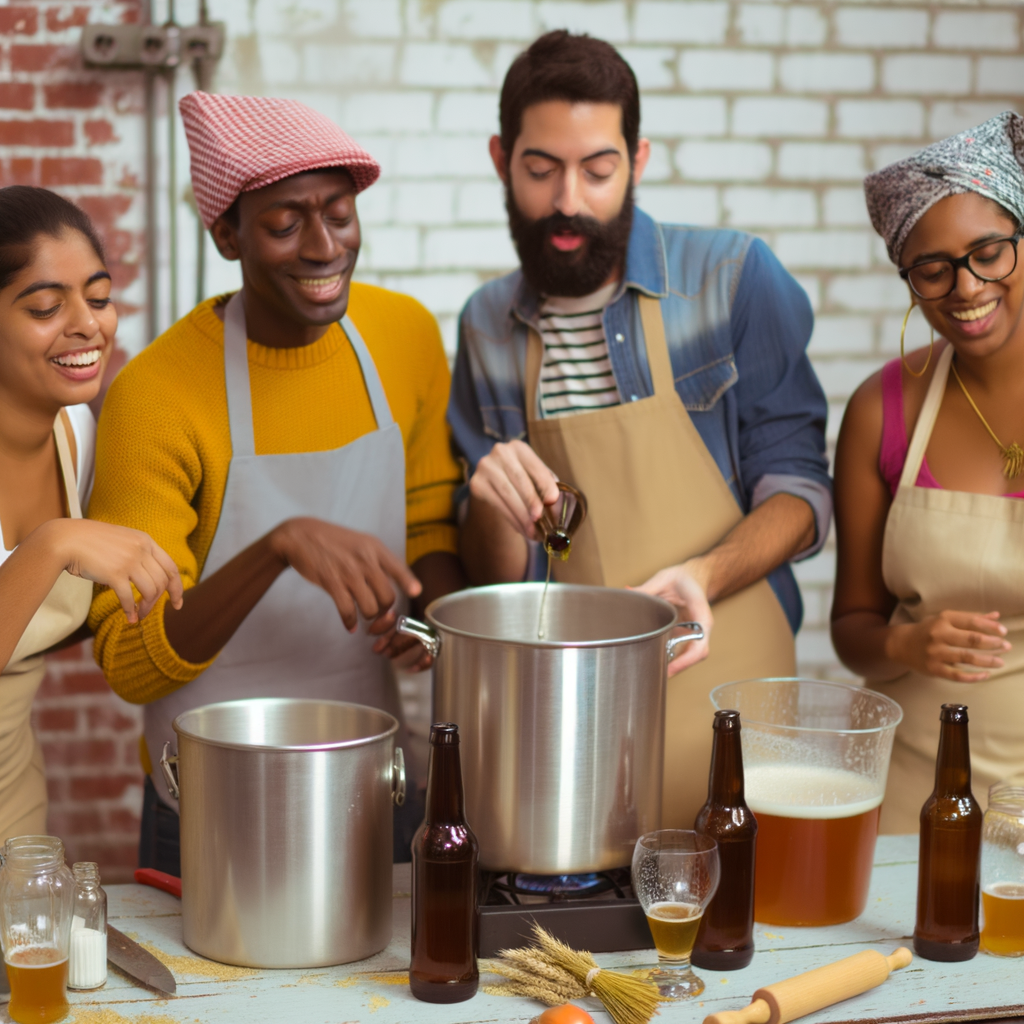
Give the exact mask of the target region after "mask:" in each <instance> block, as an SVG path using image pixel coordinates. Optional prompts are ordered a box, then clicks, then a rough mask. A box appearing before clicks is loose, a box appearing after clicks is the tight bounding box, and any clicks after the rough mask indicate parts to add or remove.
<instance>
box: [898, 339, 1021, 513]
mask: <svg viewBox="0 0 1024 1024" xmlns="http://www.w3.org/2000/svg"><path fill="white" fill-rule="evenodd" d="M909 447H910V442H909V441H908V440H907V422H906V419H905V418H904V416H903V374H902V372H901V368H900V361H899V359H892V360H890V361H889V362H888V363H886V364H885V366H883V367H882V450H881V452H879V455H878V468H879V469H880V470H881V473H882V479H883V480H884V481H885V482H886V483H887V484H888V485H889V491H890V492H891V493H892V494H894V495H895V493H896V488H897V487H899V485H900V475H901V474H902V473H903V464H904V463H905V462H906V461H907V449H908V448H909ZM916 485H917V486H918V487H933V488H935V489H936V490H939V491H941V490H942V485H941V484H940V483H939V482H938V481H937V480H936V479H935V477H934V476H932V471H931V470H930V469H929V468H928V456H927V455H926V456H925V457H924V459H922V460H921V469H920V470H919V471H918V474H917V481H916ZM1003 497H1004V498H1024V491H1017V492H1016V493H1015V494H1004V495H1003Z"/></svg>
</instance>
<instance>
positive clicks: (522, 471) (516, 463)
mask: <svg viewBox="0 0 1024 1024" xmlns="http://www.w3.org/2000/svg"><path fill="white" fill-rule="evenodd" d="M469 493H470V495H471V497H472V498H473V499H474V500H476V501H480V502H484V503H485V504H486V505H489V506H491V507H492V508H493V509H495V510H496V511H497V512H498V513H499V514H500V515H501V516H502V518H503V519H504V520H505V521H506V522H507V523H508V524H509V525H510V526H511V527H512V528H513V529H514V530H516V531H517V532H518V533H520V534H521V535H522V536H523V537H525V538H526V539H527V540H541V539H542V538H541V537H540V535H539V533H538V531H537V521H538V520H539V519H540V517H541V515H542V514H543V512H544V506H545V505H554V504H556V503H557V501H558V499H559V498H560V497H561V492H560V491H559V490H558V477H556V476H555V474H554V473H552V472H551V470H550V469H548V467H547V466H546V465H545V464H544V463H543V462H542V461H541V458H540V456H539V455H537V453H536V452H535V451H534V450H533V449H532V448H531V447H530V446H529V445H528V444H526V443H525V442H524V441H509V442H508V443H507V444H505V443H503V442H498V443H497V444H496V445H494V447H493V448H492V449H491V450H490V452H489V453H488V454H487V455H485V456H484V457H483V458H482V459H481V460H480V461H479V462H478V463H477V466H476V471H475V472H474V473H473V476H472V478H471V479H470V481H469Z"/></svg>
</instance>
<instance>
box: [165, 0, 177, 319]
mask: <svg viewBox="0 0 1024 1024" xmlns="http://www.w3.org/2000/svg"><path fill="white" fill-rule="evenodd" d="M167 27H168V28H176V27H177V22H176V21H175V18H174V0H168V3H167ZM177 77H178V69H177V67H176V66H175V65H174V64H172V65H171V66H170V67H169V68H168V69H167V198H168V204H169V205H168V211H167V214H168V218H167V229H168V246H167V248H168V253H169V258H170V264H171V265H170V272H171V273H170V291H171V296H170V298H171V301H170V313H171V323H172V324H173V323H177V320H178V122H177V118H176V117H175V112H176V104H175V99H176V95H175V93H176V89H175V84H176V81H177Z"/></svg>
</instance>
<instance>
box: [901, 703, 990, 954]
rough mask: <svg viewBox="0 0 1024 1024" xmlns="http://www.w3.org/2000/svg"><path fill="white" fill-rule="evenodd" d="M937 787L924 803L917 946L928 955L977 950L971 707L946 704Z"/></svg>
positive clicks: (977, 821)
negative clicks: (968, 708)
mask: <svg viewBox="0 0 1024 1024" xmlns="http://www.w3.org/2000/svg"><path fill="white" fill-rule="evenodd" d="M939 721H940V723H941V725H940V727H939V728H940V732H939V756H938V758H937V759H936V762H935V789H934V790H933V791H932V795H931V796H930V797H928V799H927V800H926V801H925V804H924V807H922V808H921V836H920V856H919V858H918V866H917V925H916V927H915V928H914V951H915V952H916V953H917V954H918V956H923V957H924V958H925V959H926V960H947V961H948V960H970V959H971V958H972V957H973V956H974V955H975V954H976V953H977V952H978V943H979V938H980V935H979V930H978V900H979V882H980V869H981V822H982V814H981V808H980V807H979V806H978V802H977V801H976V800H975V799H974V796H973V795H972V794H971V748H970V743H969V742H968V737H967V708H966V706H965V705H963V704H943V705H942V713H941V714H940V715H939Z"/></svg>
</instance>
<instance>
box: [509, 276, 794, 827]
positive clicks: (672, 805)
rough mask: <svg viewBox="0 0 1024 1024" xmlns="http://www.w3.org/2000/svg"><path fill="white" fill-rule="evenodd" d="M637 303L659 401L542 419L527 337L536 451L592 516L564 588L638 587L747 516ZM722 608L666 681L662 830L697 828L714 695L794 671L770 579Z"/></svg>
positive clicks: (565, 571)
mask: <svg viewBox="0 0 1024 1024" xmlns="http://www.w3.org/2000/svg"><path fill="white" fill-rule="evenodd" d="M638 298H639V302H640V317H641V322H642V323H643V330H644V338H645V343H646V346H647V361H648V365H649V366H650V369H651V383H652V384H653V386H654V394H653V395H652V396H651V397H650V398H644V399H640V400H638V401H636V402H626V403H624V404H622V405H617V406H613V407H612V408H610V409H599V410H596V411H594V412H586V413H575V414H573V415H570V416H561V417H556V418H553V419H541V418H539V408H540V407H539V404H538V401H537V389H538V387H539V380H540V370H541V361H542V355H543V343H542V342H541V339H540V337H539V335H537V333H536V332H535V331H533V330H531V331H530V340H529V346H528V348H527V370H526V379H527V396H526V397H527V402H526V412H527V422H528V430H529V439H530V445H531V446H532V447H533V448H534V450H535V451H536V452H537V454H538V455H539V456H540V457H541V458H542V459H543V460H544V462H545V463H546V464H547V465H548V466H550V467H551V469H552V470H553V471H554V472H555V473H556V474H557V475H558V477H559V478H560V479H562V480H565V481H566V482H567V483H572V484H574V485H575V486H577V487H579V488H580V490H582V491H583V493H584V494H585V495H586V496H587V506H588V516H587V519H586V520H585V521H584V523H583V525H582V526H581V527H580V531H579V533H578V534H577V535H576V538H575V539H574V541H573V552H572V557H571V558H570V559H569V560H568V561H567V562H556V563H555V569H554V575H555V578H556V579H558V580H560V581H562V582H567V583H588V584H597V585H603V586H608V587H624V586H637V585H639V584H641V583H643V582H644V581H645V580H647V579H649V578H650V577H651V576H653V575H654V573H656V572H657V571H658V570H659V569H664V568H666V567H668V566H670V565H676V564H678V563H679V562H683V561H685V560H686V559H687V558H691V557H693V556H694V555H698V554H701V553H702V552H705V551H707V550H708V549H710V548H712V547H714V545H715V544H717V543H718V542H719V541H720V540H721V539H722V538H723V537H724V536H725V535H726V534H727V533H728V532H729V531H730V530H731V529H732V528H733V527H734V526H735V525H736V524H737V523H738V522H739V521H740V520H741V519H742V518H743V512H742V510H741V509H740V507H739V505H738V504H737V503H736V499H735V498H734V497H733V494H732V492H731V491H730V490H729V486H728V484H727V483H726V482H725V480H724V479H723V478H722V474H721V472H720V471H719V469H718V466H717V465H716V463H715V460H714V458H713V457H712V455H711V453H710V452H709V451H708V449H707V446H706V445H705V444H704V442H703V441H702V440H701V437H700V434H698V433H697V428H696V427H694V425H693V423H692V421H691V420H690V416H689V413H687V411H686V407H685V406H684V405H683V403H682V400H681V399H680V397H679V395H678V393H677V392H676V389H675V385H674V381H673V377H672V366H671V363H670V361H669V354H668V345H667V343H666V340H665V327H664V323H663V322H662V316H661V305H660V303H659V302H658V300H657V299H653V298H649V297H648V296H645V295H641V296H639V297H638ZM713 610H714V615H715V623H714V631H713V633H712V634H711V653H710V655H709V656H708V657H707V658H706V659H705V660H704V661H702V662H701V663H700V664H698V665H694V666H693V667H692V668H689V669H687V670H686V671H685V672H682V673H681V674H679V675H677V676H676V677H675V678H673V679H670V680H669V683H668V698H667V706H666V719H665V722H666V724H665V777H664V788H663V794H664V796H663V800H662V827H664V828H691V827H692V826H693V820H694V818H695V817H696V814H697V811H698V810H700V807H701V806H702V804H703V803H704V800H705V799H706V797H707V785H708V766H709V763H710V759H711V723H712V719H713V716H714V709H713V708H712V706H711V701H710V700H709V699H708V694H709V692H710V691H711V689H712V688H713V687H714V686H717V685H718V684H719V683H724V682H729V681H730V680H734V679H748V678H751V677H755V676H790V675H793V674H794V671H795V654H794V644H793V633H792V631H791V629H790V627H789V622H788V620H787V619H786V615H785V613H784V612H783V610H782V606H781V605H780V604H779V602H778V599H777V598H776V597H775V593H774V592H773V591H772V589H771V586H770V585H769V583H768V581H767V580H764V579H762V580H759V581H758V582H757V583H754V584H752V585H751V586H749V587H747V588H746V589H744V590H741V591H740V592H739V593H737V594H733V595H732V596H731V597H727V598H725V599H724V600H722V601H719V602H717V603H716V604H715V606H714V609H713Z"/></svg>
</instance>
